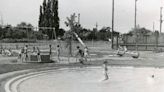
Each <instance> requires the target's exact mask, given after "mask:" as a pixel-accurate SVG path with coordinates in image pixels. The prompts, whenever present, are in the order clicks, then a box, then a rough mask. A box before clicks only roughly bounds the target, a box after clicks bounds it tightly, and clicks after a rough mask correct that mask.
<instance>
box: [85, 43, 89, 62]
mask: <svg viewBox="0 0 164 92" xmlns="http://www.w3.org/2000/svg"><path fill="white" fill-rule="evenodd" d="M88 55H89V51H88V48H87V46H86V47H85V48H84V58H85V61H86V62H87V58H88Z"/></svg>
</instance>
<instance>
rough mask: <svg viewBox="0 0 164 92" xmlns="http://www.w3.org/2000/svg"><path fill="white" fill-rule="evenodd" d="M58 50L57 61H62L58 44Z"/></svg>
mask: <svg viewBox="0 0 164 92" xmlns="http://www.w3.org/2000/svg"><path fill="white" fill-rule="evenodd" d="M56 52H57V61H58V62H60V46H59V45H57V49H56Z"/></svg>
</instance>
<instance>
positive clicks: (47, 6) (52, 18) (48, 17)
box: [38, 0, 59, 39]
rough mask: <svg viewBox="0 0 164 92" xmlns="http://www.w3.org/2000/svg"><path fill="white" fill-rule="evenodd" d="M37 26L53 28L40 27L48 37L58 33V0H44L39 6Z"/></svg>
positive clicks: (54, 36)
mask: <svg viewBox="0 0 164 92" xmlns="http://www.w3.org/2000/svg"><path fill="white" fill-rule="evenodd" d="M38 24H39V27H50V28H54V29H43V30H42V29H40V31H42V33H44V34H47V35H48V36H49V38H50V39H53V38H56V36H58V35H59V16H58V0H48V1H47V0H44V1H43V5H42V6H40V15H39V21H38Z"/></svg>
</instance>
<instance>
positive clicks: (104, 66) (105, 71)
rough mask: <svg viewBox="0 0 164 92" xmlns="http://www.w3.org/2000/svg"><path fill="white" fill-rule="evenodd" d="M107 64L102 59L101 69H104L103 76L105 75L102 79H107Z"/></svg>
mask: <svg viewBox="0 0 164 92" xmlns="http://www.w3.org/2000/svg"><path fill="white" fill-rule="evenodd" d="M107 64H108V62H107V61H104V63H103V70H104V77H105V78H104V80H108V79H109V77H108V67H107Z"/></svg>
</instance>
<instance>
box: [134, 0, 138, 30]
mask: <svg viewBox="0 0 164 92" xmlns="http://www.w3.org/2000/svg"><path fill="white" fill-rule="evenodd" d="M136 26H137V0H135V16H134V28H135V29H136Z"/></svg>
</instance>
